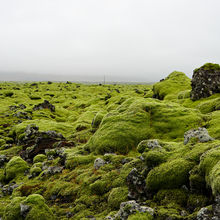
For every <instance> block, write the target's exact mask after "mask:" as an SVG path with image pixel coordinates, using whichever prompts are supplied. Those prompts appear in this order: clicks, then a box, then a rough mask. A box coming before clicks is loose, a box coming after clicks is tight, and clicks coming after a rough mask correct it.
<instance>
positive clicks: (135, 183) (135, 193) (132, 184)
mask: <svg viewBox="0 0 220 220" xmlns="http://www.w3.org/2000/svg"><path fill="white" fill-rule="evenodd" d="M126 183H127V185H128V190H129V193H128V198H129V199H135V200H137V201H142V200H146V182H145V178H144V177H143V176H142V175H141V174H140V173H139V172H138V171H137V169H136V168H134V169H132V170H131V172H130V173H129V174H128V176H127V178H126Z"/></svg>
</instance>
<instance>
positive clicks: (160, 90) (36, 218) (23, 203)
mask: <svg viewBox="0 0 220 220" xmlns="http://www.w3.org/2000/svg"><path fill="white" fill-rule="evenodd" d="M201 68H203V69H204V71H210V72H212V71H219V65H217V66H216V68H217V70H215V69H213V65H211V64H209V65H204V66H203V67H201ZM201 68H200V69H201ZM200 69H197V70H196V71H195V73H198V72H199V70H200ZM191 90H192V87H191V79H189V78H188V77H187V76H186V75H185V74H184V73H181V72H173V73H171V74H170V75H169V76H168V77H167V78H165V79H164V80H161V81H160V82H158V83H155V84H154V85H144V84H140V85H133V84H131V85H128V84H109V85H107V84H106V85H101V84H100V85H93V84H79V83H71V82H1V83H0V219H2V220H22V219H25V220H44V219H45V220H47V219H76V220H78V219H79V220H81V219H90V220H92V219H93V220H94V219H97V220H101V219H118V220H120V219H122V220H123V219H129V220H151V219H156V220H163V219H164V220H168V219H169V220H176V219H191V220H193V219H205V218H204V216H207V219H214V217H216V216H218V217H219V212H218V210H219V208H220V204H219V203H220V196H219V195H220V111H219V110H220V91H219V92H218V91H217V92H214V93H213V94H209V95H208V97H205V98H200V99H196V100H192V99H191V97H190V94H191V93H192V92H191ZM196 97H197V96H196ZM192 129H194V130H192ZM128 201H130V202H128ZM215 219H217V218H215ZM219 219H220V217H219Z"/></svg>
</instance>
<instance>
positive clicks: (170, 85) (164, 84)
mask: <svg viewBox="0 0 220 220" xmlns="http://www.w3.org/2000/svg"><path fill="white" fill-rule="evenodd" d="M190 89H191V86H190V79H189V78H188V77H187V76H186V75H185V74H184V73H182V72H177V71H174V72H172V73H171V74H170V75H169V76H168V77H167V78H165V80H163V81H161V82H158V83H155V84H154V85H153V92H154V95H155V96H157V97H158V98H159V99H165V100H172V99H177V98H178V96H179V93H180V92H181V91H185V90H190Z"/></svg>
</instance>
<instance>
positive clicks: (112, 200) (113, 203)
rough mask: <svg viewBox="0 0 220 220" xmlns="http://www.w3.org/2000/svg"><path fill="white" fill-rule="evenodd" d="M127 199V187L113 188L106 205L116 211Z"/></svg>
mask: <svg viewBox="0 0 220 220" xmlns="http://www.w3.org/2000/svg"><path fill="white" fill-rule="evenodd" d="M127 198H128V189H127V187H117V188H113V189H112V190H111V192H110V194H109V196H108V205H109V207H111V208H112V209H113V210H114V209H116V210H117V209H118V208H119V207H120V204H121V203H122V202H125V201H126V200H127Z"/></svg>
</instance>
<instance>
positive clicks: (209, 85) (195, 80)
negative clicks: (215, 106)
mask: <svg viewBox="0 0 220 220" xmlns="http://www.w3.org/2000/svg"><path fill="white" fill-rule="evenodd" d="M191 86H192V91H191V99H192V100H198V99H201V98H206V97H209V96H211V95H212V94H214V93H219V92H220V66H219V65H218V64H211V63H209V64H205V65H204V66H202V67H200V68H199V69H196V70H194V72H193V77H192V81H191Z"/></svg>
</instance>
